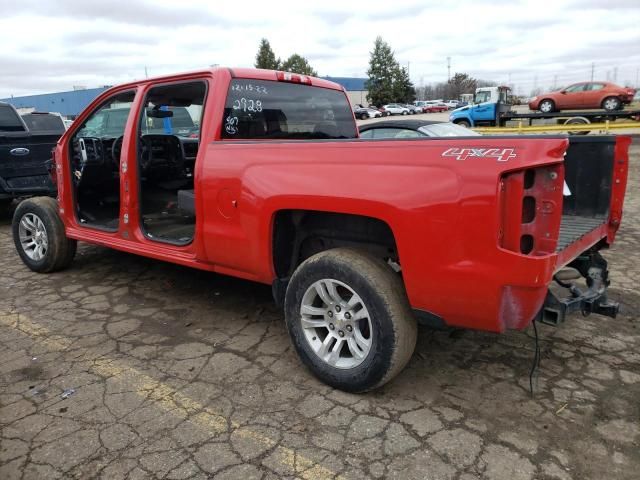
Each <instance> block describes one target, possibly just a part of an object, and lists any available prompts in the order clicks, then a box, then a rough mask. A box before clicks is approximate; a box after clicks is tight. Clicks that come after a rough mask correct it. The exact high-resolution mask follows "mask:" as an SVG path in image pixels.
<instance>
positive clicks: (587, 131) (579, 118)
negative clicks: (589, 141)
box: [564, 117, 591, 135]
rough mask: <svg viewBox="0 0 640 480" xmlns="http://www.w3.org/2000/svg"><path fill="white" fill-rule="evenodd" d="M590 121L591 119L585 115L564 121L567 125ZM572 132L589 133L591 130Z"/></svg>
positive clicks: (575, 133) (583, 123)
mask: <svg viewBox="0 0 640 480" xmlns="http://www.w3.org/2000/svg"><path fill="white" fill-rule="evenodd" d="M589 123H591V122H589V120H588V119H586V118H584V117H575V118H570V119H569V120H567V121H566V122H564V124H565V125H588V124H589ZM571 134H572V135H588V134H589V130H580V131H574V132H571Z"/></svg>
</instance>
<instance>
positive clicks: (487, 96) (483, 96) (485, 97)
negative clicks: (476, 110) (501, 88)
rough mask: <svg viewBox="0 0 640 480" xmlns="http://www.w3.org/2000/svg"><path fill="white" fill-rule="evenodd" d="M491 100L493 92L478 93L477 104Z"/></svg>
mask: <svg viewBox="0 0 640 480" xmlns="http://www.w3.org/2000/svg"><path fill="white" fill-rule="evenodd" d="M489 100H491V92H477V93H476V99H475V103H484V102H488V101H489Z"/></svg>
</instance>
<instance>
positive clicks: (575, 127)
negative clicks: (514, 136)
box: [472, 120, 640, 133]
mask: <svg viewBox="0 0 640 480" xmlns="http://www.w3.org/2000/svg"><path fill="white" fill-rule="evenodd" d="M522 123H523V122H519V124H518V126H516V127H475V128H472V130H474V131H476V132H478V133H535V132H586V131H592V130H601V131H604V132H605V133H609V132H610V131H611V130H623V129H630V128H633V129H640V122H610V121H608V120H607V121H606V122H602V123H572V124H569V125H555V124H554V125H531V126H529V125H523V124H522Z"/></svg>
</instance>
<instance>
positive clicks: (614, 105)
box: [529, 82, 636, 113]
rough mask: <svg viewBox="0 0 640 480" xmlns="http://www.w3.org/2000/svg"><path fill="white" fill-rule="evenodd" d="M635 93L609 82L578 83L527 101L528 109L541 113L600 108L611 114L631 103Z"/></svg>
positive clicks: (630, 89)
mask: <svg viewBox="0 0 640 480" xmlns="http://www.w3.org/2000/svg"><path fill="white" fill-rule="evenodd" d="M635 93H636V91H635V89H633V88H627V87H620V86H618V85H616V84H614V83H611V82H580V83H574V84H573V85H569V86H568V87H566V88H562V89H559V90H557V91H555V92H547V93H542V94H540V95H537V96H535V97H533V98H532V99H531V100H530V101H529V108H530V109H531V110H540V111H541V112H543V113H551V112H556V111H560V110H580V109H583V108H602V109H604V110H606V111H608V112H613V111H616V110H622V109H623V108H624V106H625V105H627V104H629V103H631V102H632V101H633V96H634V94H635Z"/></svg>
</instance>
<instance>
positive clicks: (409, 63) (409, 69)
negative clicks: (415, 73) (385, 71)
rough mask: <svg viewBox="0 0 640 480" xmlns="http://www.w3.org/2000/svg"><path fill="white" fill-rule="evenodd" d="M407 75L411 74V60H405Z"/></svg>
mask: <svg viewBox="0 0 640 480" xmlns="http://www.w3.org/2000/svg"><path fill="white" fill-rule="evenodd" d="M407 75H408V76H411V62H407Z"/></svg>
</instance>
